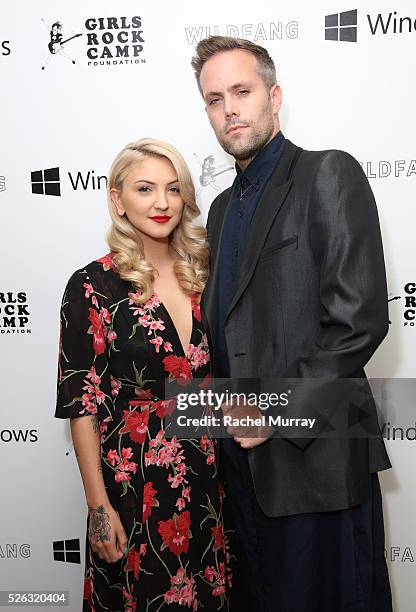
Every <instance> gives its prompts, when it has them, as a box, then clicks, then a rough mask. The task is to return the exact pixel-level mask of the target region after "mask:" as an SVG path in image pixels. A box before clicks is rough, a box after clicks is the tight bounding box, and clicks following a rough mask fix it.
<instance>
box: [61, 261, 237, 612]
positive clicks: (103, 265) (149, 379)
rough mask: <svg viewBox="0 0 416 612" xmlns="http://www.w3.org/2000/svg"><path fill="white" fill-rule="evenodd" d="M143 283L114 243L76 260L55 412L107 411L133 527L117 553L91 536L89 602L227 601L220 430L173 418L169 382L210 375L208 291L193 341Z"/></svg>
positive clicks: (160, 611)
mask: <svg viewBox="0 0 416 612" xmlns="http://www.w3.org/2000/svg"><path fill="white" fill-rule="evenodd" d="M139 295H140V294H139V292H138V291H137V290H136V289H135V288H133V287H132V285H131V284H130V283H128V282H127V281H124V280H122V279H121V278H120V276H119V275H118V273H117V271H116V270H115V268H114V265H113V261H112V257H111V254H109V255H106V256H105V257H102V258H101V259H99V260H97V261H95V262H92V263H90V264H88V265H87V266H86V267H85V268H83V269H80V270H78V271H76V272H75V273H74V274H73V275H72V277H71V279H70V280H69V282H68V285H67V287H66V290H65V293H64V297H63V300H62V307H61V339H60V352H59V372H58V398H57V408H56V416H57V417H60V418H70V417H78V416H83V415H92V414H96V415H97V417H98V421H99V425H100V432H101V464H102V470H103V476H104V482H105V486H106V489H107V494H108V497H109V499H110V503H111V504H112V506H113V507H114V508H115V510H117V512H118V513H119V515H120V519H121V521H122V523H123V526H124V529H125V531H126V534H127V538H128V552H127V553H126V555H125V556H124V557H123V559H121V560H120V561H118V562H116V563H107V562H106V561H104V560H102V559H100V558H99V557H98V555H96V554H95V553H94V552H93V551H92V549H91V548H90V546H89V542H88V538H87V543H86V567H85V584H84V600H83V602H84V603H83V609H84V610H91V611H98V610H111V611H117V610H121V611H124V612H134V611H136V612H164V611H166V612H170V611H171V610H176V609H178V610H179V609H180V610H184V609H189V610H192V611H195V610H204V612H210V611H214V610H228V609H229V589H230V587H231V573H230V570H229V559H230V552H229V548H228V538H227V534H226V533H225V531H224V523H223V511H222V504H223V497H224V494H223V489H222V486H221V484H220V481H219V478H218V458H217V444H216V441H215V440H212V439H211V438H210V437H209V436H208V435H203V436H202V437H201V438H198V439H191V440H189V439H179V438H177V437H176V436H174V437H169V436H168V431H166V429H165V417H166V416H167V415H170V414H171V413H172V412H173V410H175V404H176V402H175V399H174V397H170V398H169V397H165V383H166V382H168V383H169V381H172V382H175V383H176V385H179V387H182V386H183V387H185V386H187V385H188V384H189V382H190V381H192V379H193V378H198V379H199V378H202V379H204V378H207V379H208V378H210V376H211V374H210V355H209V349H208V342H207V337H206V334H205V331H204V329H203V327H202V322H201V314H200V310H199V303H198V299H197V296H195V297H193V298H192V300H191V304H190V307H191V308H192V314H193V328H192V336H191V341H190V344H189V346H188V347H187V350H186V351H184V350H183V347H182V345H181V342H180V339H179V336H178V333H177V331H176V329H175V327H174V325H173V322H172V320H171V318H170V316H169V313H168V311H167V310H166V308H165V307H164V305H163V303H162V302H161V300H160V299H159V297H158V296H157V295H155V294H153V295H152V296H151V298H150V299H149V300H147V302H145V303H144V304H140V303H138V301H137V298H138V297H139ZM179 606H180V607H179Z"/></svg>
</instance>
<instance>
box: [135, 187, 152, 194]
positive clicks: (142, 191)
mask: <svg viewBox="0 0 416 612" xmlns="http://www.w3.org/2000/svg"><path fill="white" fill-rule="evenodd" d="M138 190H139V191H140V192H141V193H147V192H148V191H150V189H149V187H146V186H145V185H142V186H141V187H139V189H138Z"/></svg>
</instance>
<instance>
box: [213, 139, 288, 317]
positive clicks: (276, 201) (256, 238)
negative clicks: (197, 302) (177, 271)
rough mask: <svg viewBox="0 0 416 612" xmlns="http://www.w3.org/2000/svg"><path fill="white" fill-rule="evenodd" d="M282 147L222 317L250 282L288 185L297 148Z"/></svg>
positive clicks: (258, 206)
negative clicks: (232, 293) (230, 297)
mask: <svg viewBox="0 0 416 612" xmlns="http://www.w3.org/2000/svg"><path fill="white" fill-rule="evenodd" d="M284 146H285V148H284V151H283V153H282V156H281V158H280V159H279V161H278V163H277V165H276V168H275V169H274V171H273V174H272V176H271V178H270V181H269V184H268V186H267V187H266V189H265V191H264V193H263V195H262V197H261V199H260V201H259V203H258V204H257V208H256V211H255V213H254V215H253V219H252V221H251V225H250V232H249V235H248V240H247V245H246V248H245V251H244V255H243V259H242V262H241V267H240V272H239V275H238V279H237V287H236V291H235V293H234V296H233V299H232V300H231V304H230V307H229V309H228V312H227V315H226V320H227V318H228V317H229V316H230V314H231V312H232V310H233V308H234V307H235V305H236V304H237V302H238V300H239V299H240V297H241V295H242V294H243V292H244V291H245V289H246V287H247V285H248V283H249V282H250V279H251V277H252V276H253V273H254V269H255V267H256V264H257V260H258V258H259V255H260V252H261V250H262V248H263V244H264V241H265V240H266V238H267V234H268V232H269V229H270V227H271V225H272V223H273V221H274V219H275V217H276V215H277V213H278V212H279V210H280V208H281V206H282V204H283V202H284V201H285V199H286V197H287V195H288V193H289V191H290V188H291V186H292V180H291V179H289V180H288V174H289V171H290V168H291V166H292V162H293V159H294V157H295V154H296V151H297V147H295V145H294V144H293V143H291V142H290V140H286V142H285V145H284ZM218 251H219V249H218Z"/></svg>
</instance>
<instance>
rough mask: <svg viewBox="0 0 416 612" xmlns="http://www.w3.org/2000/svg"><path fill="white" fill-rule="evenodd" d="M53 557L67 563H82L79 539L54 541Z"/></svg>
mask: <svg viewBox="0 0 416 612" xmlns="http://www.w3.org/2000/svg"><path fill="white" fill-rule="evenodd" d="M53 558H54V560H55V561H64V562H66V563H81V557H80V547H79V539H78V538H77V539H74V540H58V541H57V542H54V543H53Z"/></svg>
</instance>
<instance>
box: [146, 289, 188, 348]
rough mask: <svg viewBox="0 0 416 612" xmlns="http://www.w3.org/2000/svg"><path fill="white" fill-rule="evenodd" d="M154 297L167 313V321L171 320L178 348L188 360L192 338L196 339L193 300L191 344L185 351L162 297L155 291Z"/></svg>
mask: <svg viewBox="0 0 416 612" xmlns="http://www.w3.org/2000/svg"><path fill="white" fill-rule="evenodd" d="M153 297H155V298H156V299H157V300H158V301H159V304H160V306H162V308H163V310H164V311H165V314H166V316H167V319H168V320H169V322H170V324H171V326H172V329H173V331H174V333H175V334H176V339H177V342H178V347H179V348H180V349H181V352H182V356H183V357H186V359H188V354H189V346H190V344H191V342H192V338H193V337H194V330H195V317H194V311H193V308H192V299H190V300H189V303H190V307H191V316H192V327H191V335H190V338H189V342H188V345H187V347H186V350H185V349H184V348H183V344H182V342H181V338H180V336H179V333H178V330H177V329H176V326H175V324H174V322H173V319H172V317H171V316H170V312H169V310H168V309H167V308H166V306H165V304H164V303H163V302H162V299H161V297H160V295H158V294H157V293H156V292H155V291H153Z"/></svg>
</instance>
